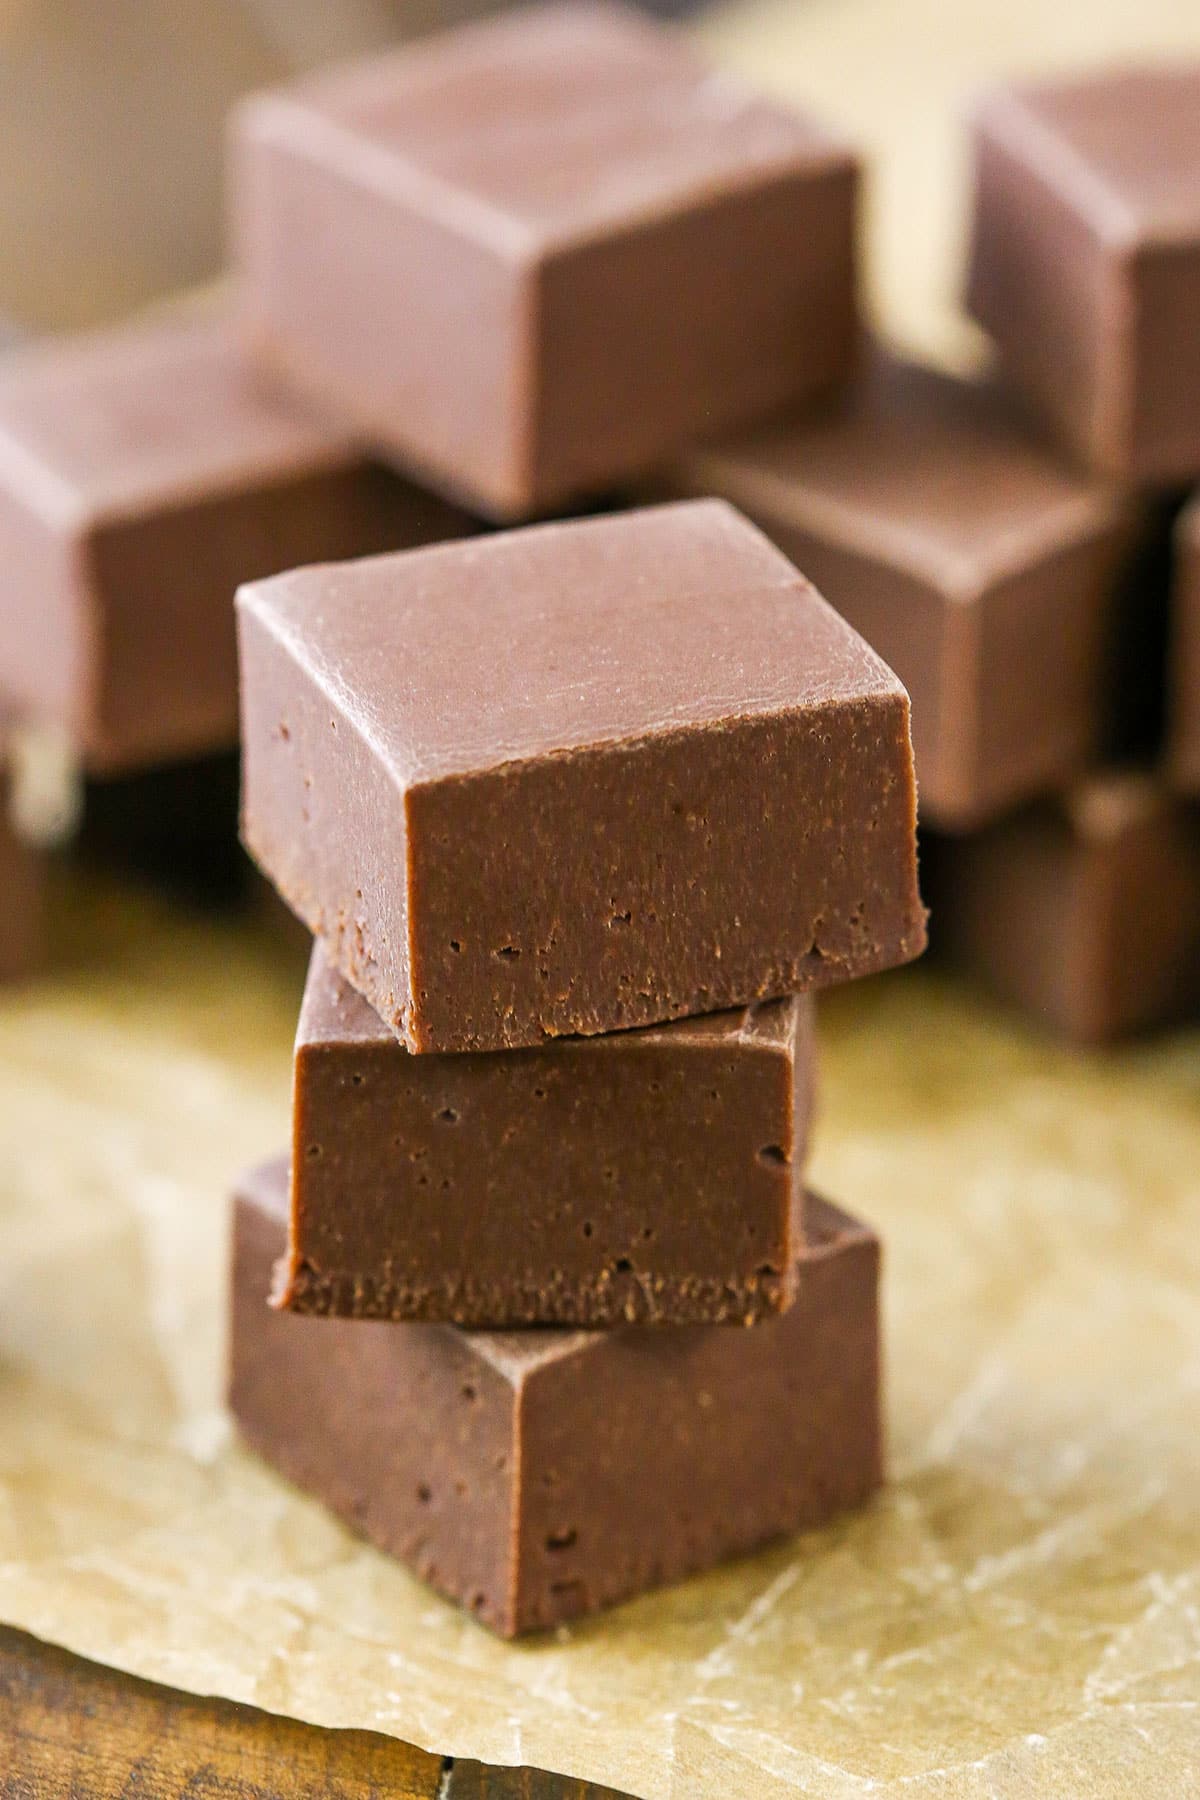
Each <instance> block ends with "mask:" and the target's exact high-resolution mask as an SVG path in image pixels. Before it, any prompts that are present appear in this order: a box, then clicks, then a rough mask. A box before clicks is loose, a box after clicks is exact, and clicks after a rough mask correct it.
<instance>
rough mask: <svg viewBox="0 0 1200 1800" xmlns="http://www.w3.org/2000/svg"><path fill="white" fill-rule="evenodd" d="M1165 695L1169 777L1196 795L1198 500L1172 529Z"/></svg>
mask: <svg viewBox="0 0 1200 1800" xmlns="http://www.w3.org/2000/svg"><path fill="white" fill-rule="evenodd" d="M1169 692H1170V700H1169V722H1170V723H1169V730H1170V763H1171V774H1172V778H1173V780H1174V781H1175V784H1176V786H1178V787H1180V788H1182V789H1184V790H1185V791H1186V792H1188V793H1193V794H1200V499H1198V500H1193V501H1192V503H1191V505H1190V506H1188V507H1186V508H1185V510H1184V511H1183V512H1182V513H1181V515H1180V517H1179V520H1178V522H1177V524H1176V527H1175V569H1174V578H1173V581H1172V587H1171V650H1170V676H1169Z"/></svg>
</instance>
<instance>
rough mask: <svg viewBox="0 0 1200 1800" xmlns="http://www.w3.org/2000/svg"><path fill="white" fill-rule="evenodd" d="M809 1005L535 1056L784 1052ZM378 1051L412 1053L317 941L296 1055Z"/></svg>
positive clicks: (767, 1006)
mask: <svg viewBox="0 0 1200 1800" xmlns="http://www.w3.org/2000/svg"><path fill="white" fill-rule="evenodd" d="M812 1005H813V1001H812V997H811V995H807V994H796V995H794V996H792V997H791V998H790V999H784V1000H763V1001H759V1002H757V1003H756V1004H755V1005H753V1006H747V1007H739V1008H732V1009H730V1010H729V1011H727V1012H719V1013H702V1014H699V1015H697V1016H696V1017H695V1018H687V1019H675V1020H672V1021H671V1022H670V1023H669V1024H666V1025H643V1026H640V1027H638V1028H637V1029H635V1030H632V1031H608V1032H602V1033H601V1034H600V1035H599V1036H597V1037H589V1038H551V1039H548V1040H547V1042H546V1043H545V1044H544V1045H542V1046H540V1047H539V1048H538V1049H537V1050H536V1051H533V1052H531V1054H536V1055H541V1054H544V1053H545V1052H546V1051H549V1052H551V1053H552V1054H555V1055H558V1054H562V1053H563V1052H569V1051H574V1052H575V1053H576V1054H579V1053H584V1054H600V1055H613V1054H617V1055H620V1054H628V1053H631V1052H632V1053H636V1052H637V1050H638V1049H639V1048H642V1047H649V1046H657V1045H662V1044H671V1045H673V1046H675V1047H677V1048H679V1049H683V1048H685V1047H686V1046H689V1045H692V1044H695V1045H697V1046H700V1047H702V1048H705V1049H714V1048H715V1049H718V1050H719V1049H721V1048H722V1047H723V1046H728V1047H729V1048H730V1049H737V1048H744V1047H747V1046H748V1047H751V1048H756V1049H762V1050H768V1051H769V1050H774V1049H778V1050H783V1049H785V1047H786V1046H787V1044H788V1042H789V1041H790V1039H791V1037H792V1035H793V1026H794V1019H793V1014H794V1009H795V1008H797V1007H799V1008H802V1009H805V1011H807V1009H809V1008H811V1007H812ZM373 1045H375V1046H378V1045H382V1046H383V1047H384V1048H385V1049H387V1050H389V1051H394V1052H395V1053H396V1054H397V1055H399V1056H405V1055H407V1054H408V1052H407V1050H406V1049H405V1046H404V1043H403V1041H402V1040H401V1039H400V1038H398V1037H397V1036H396V1034H395V1032H394V1031H393V1030H392V1029H391V1028H390V1027H389V1026H387V1025H385V1024H384V1022H383V1020H382V1019H381V1018H380V1017H379V1014H378V1013H377V1012H376V1011H375V1010H374V1008H373V1007H372V1006H370V1005H369V1004H368V1002H367V1001H366V1000H364V999H363V998H362V995H361V994H359V993H357V992H356V991H355V989H354V988H352V987H351V986H350V984H349V982H347V981H344V980H343V979H342V977H341V976H340V975H339V974H338V972H337V970H336V969H335V968H334V967H333V965H332V964H331V963H330V961H329V958H328V956H327V955H326V953H325V950H324V947H323V945H322V944H321V941H320V939H319V938H318V939H316V940H315V941H314V943H313V948H312V955H311V957H310V959H309V965H308V980H307V982H306V983H305V988H304V999H303V1001H302V1003H301V1007H300V1019H299V1023H298V1025H297V1027H296V1048H297V1050H300V1049H302V1048H305V1049H316V1050H319V1049H325V1048H340V1047H343V1046H345V1047H352V1048H362V1047H369V1046H373ZM498 1054H500V1055H503V1056H506V1057H508V1056H520V1055H521V1054H522V1052H521V1051H520V1050H504V1051H500V1052H498Z"/></svg>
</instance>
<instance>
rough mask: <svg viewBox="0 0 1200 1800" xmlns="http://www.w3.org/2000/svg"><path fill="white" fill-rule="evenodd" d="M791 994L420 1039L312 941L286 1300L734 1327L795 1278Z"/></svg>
mask: <svg viewBox="0 0 1200 1800" xmlns="http://www.w3.org/2000/svg"><path fill="white" fill-rule="evenodd" d="M813 1081H814V1018H813V1002H812V1000H811V998H810V997H809V996H807V995H797V996H795V997H794V998H791V999H787V1000H775V1001H767V1002H764V1003H763V1004H762V1005H760V1006H754V1007H749V1008H747V1009H746V1010H744V1011H739V1012H726V1013H716V1014H712V1015H709V1016H708V1017H705V1018H699V1019H681V1020H677V1021H676V1022H675V1023H673V1024H670V1025H661V1026H647V1027H644V1028H643V1029H642V1030H640V1031H618V1032H608V1033H606V1034H604V1035H603V1036H601V1037H592V1038H559V1039H556V1040H555V1041H554V1042H552V1043H550V1044H548V1045H547V1046H546V1047H545V1048H544V1049H539V1050H533V1049H531V1050H514V1051H504V1052H499V1053H490V1054H489V1053H486V1052H485V1053H482V1054H480V1055H476V1056H412V1055H411V1054H410V1053H409V1052H408V1051H407V1050H406V1049H405V1048H404V1045H403V1044H402V1043H401V1042H400V1040H399V1039H398V1038H397V1037H396V1036H395V1034H394V1032H392V1031H390V1030H389V1029H388V1027H387V1026H386V1025H384V1024H383V1023H382V1022H381V1021H380V1020H379V1019H378V1018H377V1017H376V1015H375V1013H374V1012H372V1010H371V1008H370V1007H369V1006H368V1005H367V1003H366V1001H365V1000H363V999H362V998H361V997H360V996H359V995H358V994H357V993H355V991H354V989H353V988H351V987H350V986H349V985H348V984H347V983H346V982H344V981H343V980H342V978H341V976H340V975H338V974H337V973H336V972H335V971H334V970H333V969H332V968H331V967H330V965H329V962H328V960H327V958H326V956H325V954H324V952H323V950H322V949H321V947H320V945H317V946H316V947H315V948H314V950H313V955H312V962H311V965H310V968H309V976H308V984H307V987H306V990H305V995H304V1004H303V1007H302V1009H301V1013H300V1023H299V1027H298V1030H297V1034H296V1053H295V1080H294V1104H293V1149H292V1193H291V1213H290V1221H289V1241H288V1251H287V1255H286V1257H285V1258H284V1260H283V1262H282V1263H281V1265H280V1268H279V1271H278V1276H277V1297H278V1301H279V1303H280V1304H282V1305H284V1306H287V1307H289V1308H290V1309H292V1310H294V1311H297V1312H318V1313H337V1314H340V1315H344V1316H347V1317H354V1318H384V1319H432V1320H448V1321H452V1322H454V1323H456V1324H460V1325H480V1326H488V1325H491V1326H515V1325H551V1324H553V1325H585V1326H602V1325H614V1324H619V1323H621V1322H622V1321H625V1320H628V1321H633V1320H637V1321H641V1322H643V1323H655V1324H664V1323H665V1324H685V1323H692V1324H695V1323H712V1324H716V1323H724V1322H732V1323H744V1324H749V1323H751V1322H752V1321H753V1320H755V1319H757V1318H759V1317H761V1316H763V1315H764V1314H768V1313H772V1312H779V1311H781V1310H782V1309H783V1308H784V1307H785V1306H787V1305H788V1303H789V1302H790V1300H791V1299H792V1297H793V1294H794V1291H795V1275H796V1256H797V1253H798V1250H799V1246H800V1244H801V1242H802V1241H803V1217H802V1211H803V1203H804V1177H803V1164H804V1152H805V1148H806V1143H807V1137H808V1124H809V1115H810V1111H811V1107H812V1098H813Z"/></svg>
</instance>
